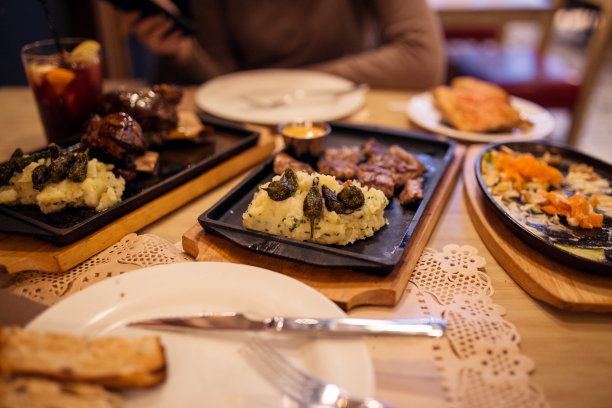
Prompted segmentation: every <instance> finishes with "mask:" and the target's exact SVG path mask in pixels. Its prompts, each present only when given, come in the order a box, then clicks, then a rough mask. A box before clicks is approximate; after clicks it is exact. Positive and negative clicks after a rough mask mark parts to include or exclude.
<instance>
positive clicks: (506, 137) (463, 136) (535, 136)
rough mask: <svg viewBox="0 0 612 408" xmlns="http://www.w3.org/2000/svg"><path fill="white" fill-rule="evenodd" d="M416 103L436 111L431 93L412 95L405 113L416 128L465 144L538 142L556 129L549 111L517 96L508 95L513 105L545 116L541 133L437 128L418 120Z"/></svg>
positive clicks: (439, 125)
mask: <svg viewBox="0 0 612 408" xmlns="http://www.w3.org/2000/svg"><path fill="white" fill-rule="evenodd" d="M417 101H423V102H424V103H426V104H428V105H429V106H430V109H432V110H436V111H437V112H439V111H438V109H437V108H436V107H435V106H434V104H433V96H432V94H431V91H425V92H421V93H419V94H417V95H414V96H412V97H411V98H410V101H408V103H407V104H406V108H405V113H406V115H407V116H408V118H409V119H410V120H412V121H413V122H414V123H416V124H417V125H418V126H421V127H422V128H424V129H426V130H428V131H430V132H434V133H438V134H441V135H444V136H447V137H451V138H453V139H456V140H461V141H466V142H475V143H495V142H504V141H528V140H539V139H543V138H546V137H548V136H550V135H551V134H552V133H553V132H554V130H555V127H556V122H555V118H554V116H553V115H552V113H550V111H549V110H548V109H546V108H544V107H542V106H540V105H538V104H536V103H534V102H531V101H529V100H527V99H524V98H520V97H518V96H513V95H510V101H511V103H513V104H521V105H524V106H530V107H532V108H533V109H538V110H540V111H541V113H540V114H545V115H546V117H547V119H548V121H549V123H550V124H549V125H548V127H547V128H545V129H544V130H543V131H540V132H539V133H533V132H530V133H529V134H522V135H521V134H512V133H497V134H487V133H477V132H466V131H461V130H457V129H453V128H451V127H449V126H445V125H442V124H441V123H440V122H438V124H437V126H430V124H429V123H428V122H426V121H424V120H422V119H421V118H420V116H419V115H417V114H416V111H415V107H414V105H415V104H416V102H417Z"/></svg>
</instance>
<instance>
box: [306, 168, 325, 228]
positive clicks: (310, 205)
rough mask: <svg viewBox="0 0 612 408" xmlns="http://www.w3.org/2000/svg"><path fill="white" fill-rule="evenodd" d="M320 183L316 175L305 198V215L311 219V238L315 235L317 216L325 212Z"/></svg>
mask: <svg viewBox="0 0 612 408" xmlns="http://www.w3.org/2000/svg"><path fill="white" fill-rule="evenodd" d="M318 184H319V178H318V177H315V178H314V180H312V186H311V187H310V189H309V190H308V194H306V197H305V198H304V204H303V207H302V209H303V211H304V215H305V216H306V217H307V218H308V219H309V220H310V238H311V239H312V237H313V235H314V223H315V220H316V219H317V218H319V217H320V216H321V213H322V212H323V198H322V197H321V192H320V191H319V188H318V187H317V185H318Z"/></svg>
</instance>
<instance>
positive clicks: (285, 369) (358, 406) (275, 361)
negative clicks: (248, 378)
mask: <svg viewBox="0 0 612 408" xmlns="http://www.w3.org/2000/svg"><path fill="white" fill-rule="evenodd" d="M245 357H246V358H247V359H248V360H249V361H250V362H252V363H254V366H255V368H256V369H257V370H258V371H259V373H260V374H261V375H262V376H263V377H264V378H266V379H267V380H268V381H269V382H270V383H272V384H273V385H274V386H275V387H276V388H278V389H279V390H280V391H282V392H283V393H284V394H286V395H288V396H289V397H291V398H292V399H293V400H294V401H296V402H298V403H300V404H302V405H305V406H319V407H328V408H393V405H390V404H389V403H386V402H383V401H380V400H377V399H374V398H364V399H357V398H353V397H351V396H350V395H349V392H348V391H346V390H344V389H342V388H340V387H338V386H337V385H334V384H330V383H328V382H326V381H324V380H322V379H321V378H318V377H315V376H313V375H311V374H308V373H306V372H304V371H302V370H301V369H299V368H297V367H296V366H295V365H293V363H291V362H290V361H289V360H287V359H286V358H285V357H284V356H283V355H282V354H280V353H279V352H278V351H277V350H275V349H274V348H272V347H271V346H270V345H269V344H268V343H266V342H265V341H263V340H261V339H258V338H255V337H251V338H250V339H249V343H248V347H247V348H246V355H245Z"/></svg>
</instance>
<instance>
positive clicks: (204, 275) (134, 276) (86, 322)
mask: <svg viewBox="0 0 612 408" xmlns="http://www.w3.org/2000/svg"><path fill="white" fill-rule="evenodd" d="M177 274H178V275H177ZM220 274H223V278H225V280H224V281H223V280H221V279H219V280H218V282H220V284H221V285H222V286H226V287H227V288H228V291H231V288H230V285H231V279H230V277H231V278H251V279H257V280H258V281H259V282H264V283H265V282H267V283H268V285H267V286H269V287H270V288H271V289H270V290H273V288H272V287H273V286H274V283H277V284H278V283H279V282H283V285H287V286H290V287H291V288H292V291H296V290H297V291H298V294H300V293H301V294H302V295H304V294H306V293H307V294H308V299H309V301H310V302H313V299H314V301H315V302H316V304H317V306H316V308H317V309H325V310H327V312H326V313H323V314H324V316H315V317H347V314H346V313H345V312H344V311H343V310H342V309H341V308H340V307H339V306H338V305H337V304H335V303H334V302H333V301H332V300H330V299H329V298H327V297H326V296H325V295H323V294H322V293H321V292H319V291H317V290H316V289H314V288H312V287H311V286H309V285H307V284H305V283H303V282H301V281H299V280H297V279H294V278H292V277H290V276H287V275H285V274H282V273H279V272H275V271H272V270H269V269H265V268H262V267H259V266H254V265H246V264H237V263H230V262H205V261H195V262H179V263H171V264H160V265H154V266H149V267H145V268H141V269H137V270H134V271H130V272H126V273H123V274H121V275H118V276H114V277H111V278H108V279H105V280H103V281H100V282H97V283H95V284H93V285H91V286H89V287H87V288H85V289H83V290H82V291H80V292H77V293H75V294H73V295H71V296H69V297H67V298H64V299H62V300H60V301H59V302H58V303H56V304H55V305H52V306H50V307H49V308H48V309H46V310H45V311H43V312H42V313H41V314H39V315H38V316H37V317H35V318H34V319H33V320H32V321H30V322H29V323H28V324H27V325H26V326H25V329H26V330H40V331H51V330H53V329H52V327H55V326H57V322H58V320H59V321H66V320H67V319H69V316H70V312H72V313H73V314H74V313H76V315H77V317H76V321H74V320H73V321H72V322H70V323H69V324H68V325H64V326H61V325H60V327H58V328H57V329H56V330H55V331H56V332H61V333H73V334H77V335H83V334H84V332H86V331H87V327H89V326H91V325H94V326H95V321H96V319H97V318H98V317H100V316H105V314H106V313H112V312H113V311H115V310H117V309H119V308H120V306H117V305H116V304H115V305H113V304H112V301H111V300H110V299H107V300H104V301H103V302H99V301H97V300H96V299H99V298H98V297H97V296H93V295H104V294H107V295H108V294H113V293H116V292H118V291H126V292H127V291H128V290H130V291H133V290H134V289H135V288H134V286H135V285H137V284H138V283H139V282H140V283H142V282H145V283H147V284H146V285H144V286H143V287H142V288H138V290H139V291H140V292H141V293H140V294H138V295H136V298H137V299H136V303H138V302H140V303H142V302H143V301H144V299H145V298H146V296H148V295H150V291H147V289H150V288H151V287H156V289H155V290H154V291H153V293H154V294H160V293H163V291H164V289H166V287H165V286H163V285H161V284H160V283H163V282H164V281H166V282H168V281H169V280H173V279H174V280H175V281H177V279H176V277H177V276H181V277H183V278H184V279H183V280H182V282H184V283H180V282H179V283H178V285H179V286H180V285H181V284H182V285H184V286H186V285H188V284H189V283H191V285H193V283H194V281H195V279H194V277H197V280H198V282H199V283H198V284H205V283H206V282H210V279H213V278H219V276H218V275H220ZM186 277H187V279H185V278H186ZM154 285H157V286H154ZM262 286H265V285H263V284H262ZM287 286H284V287H287ZM189 288H190V289H191V288H192V286H189ZM243 290H244V289H243ZM145 292H146V293H145ZM169 293H173V292H172V290H170V292H169ZM278 293H280V292H278ZM128 296H129V294H128V295H126V296H125V297H126V298H127V297H128ZM280 296H281V297H285V298H286V299H285V300H283V301H282V302H288V300H289V295H288V294H286V293H285V294H281V295H280ZM83 303H84V304H85V306H83ZM115 303H117V302H115ZM79 304H81V307H80V308H77V309H76V311H75V305H76V306H78V305H79ZM133 304H134V301H131V300H130V299H126V301H125V303H124V307H125V308H128V309H129V308H131V307H133ZM201 304H202V305H206V301H205V300H203V301H202V302H201ZM311 304H312V303H311ZM168 306H170V305H168ZM210 307H213V306H210ZM280 308H281V309H282V306H281V307H280ZM67 310H68V311H69V313H68V315H66V314H65V313H66V311H67ZM319 313H320V312H319ZM298 314H299V313H298ZM304 316H309V317H312V314H309V313H308V312H304ZM116 317H119V316H116ZM73 319H74V318H73ZM92 319H93V320H92ZM123 319H125V317H124V318H123ZM92 321H93V323H92ZM113 321H116V320H113ZM111 323H112V322H109V325H110V324H111ZM51 326H52V327H51ZM130 330H134V332H135V333H136V331H135V330H136V329H130ZM105 335H107V334H103V336H105ZM111 335H112V334H111ZM130 335H131V333H130ZM142 335H158V336H160V337H161V338H162V344H164V336H171V335H174V336H177V334H176V333H172V332H149V333H147V332H145V331H143V332H142ZM85 336H87V334H85ZM94 337H95V335H94ZM312 341H321V340H317V339H313V340H312ZM322 341H325V340H322ZM350 341H351V345H352V346H353V358H360V359H361V362H360V364H361V366H362V368H363V370H361V371H360V372H359V375H360V378H361V380H359V382H360V383H363V384H364V385H365V388H364V389H363V390H362V392H363V393H365V394H367V395H373V394H374V392H375V389H376V384H375V376H374V368H373V363H372V357H371V354H370V352H369V350H368V348H367V345H366V343H365V342H364V341H363V339H358V338H352V339H350ZM164 346H165V345H164ZM338 347H340V346H338ZM342 347H343V349H344V348H345V346H342ZM169 375H172V374H171V372H169Z"/></svg>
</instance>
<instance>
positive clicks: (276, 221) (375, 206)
mask: <svg viewBox="0 0 612 408" xmlns="http://www.w3.org/2000/svg"><path fill="white" fill-rule="evenodd" d="M296 174H297V177H298V189H297V191H296V192H295V194H294V195H293V196H292V197H289V198H287V199H286V200H283V201H273V200H272V199H270V197H269V196H268V193H267V192H266V191H265V190H263V189H262V188H265V187H267V184H264V185H262V186H260V189H259V191H258V192H257V193H255V195H254V197H253V201H251V203H250V204H249V208H247V210H246V212H245V213H244V214H243V215H242V220H243V225H244V227H245V228H248V229H252V230H257V231H263V232H268V233H270V234H274V235H282V236H285V237H289V238H294V239H298V240H300V241H307V240H310V220H309V219H308V218H307V217H305V216H304V213H303V209H302V208H303V203H304V198H305V197H306V194H307V193H308V190H309V189H310V187H311V186H312V181H313V179H314V177H319V186H318V187H319V190H321V187H322V186H323V185H326V186H327V187H329V188H330V189H332V190H333V191H334V192H336V193H338V192H339V191H340V190H341V185H340V184H339V183H338V182H337V181H336V178H335V177H332V176H326V175H323V174H317V173H314V174H312V175H311V174H308V173H306V172H303V171H299V172H297V173H296ZM278 179H280V176H276V177H275V178H274V180H278ZM354 184H355V185H356V186H358V187H360V188H361V190H362V191H363V194H364V196H365V203H364V205H363V206H361V208H359V209H357V210H355V211H354V212H353V213H351V214H337V213H336V212H333V211H328V210H327V209H326V208H325V205H323V213H322V215H321V217H320V218H318V219H317V220H316V221H315V224H314V231H313V238H312V241H315V242H318V243H321V244H335V245H347V244H350V243H353V242H355V241H356V240H358V239H365V238H367V237H371V236H372V235H374V232H376V231H378V230H379V229H381V228H382V227H383V226H384V225H386V224H387V220H386V219H385V218H384V216H383V213H384V210H385V207H386V206H387V204H388V203H389V200H388V199H387V198H386V197H385V195H384V194H383V193H382V191H380V190H377V189H374V188H368V187H361V186H360V185H359V183H354Z"/></svg>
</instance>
